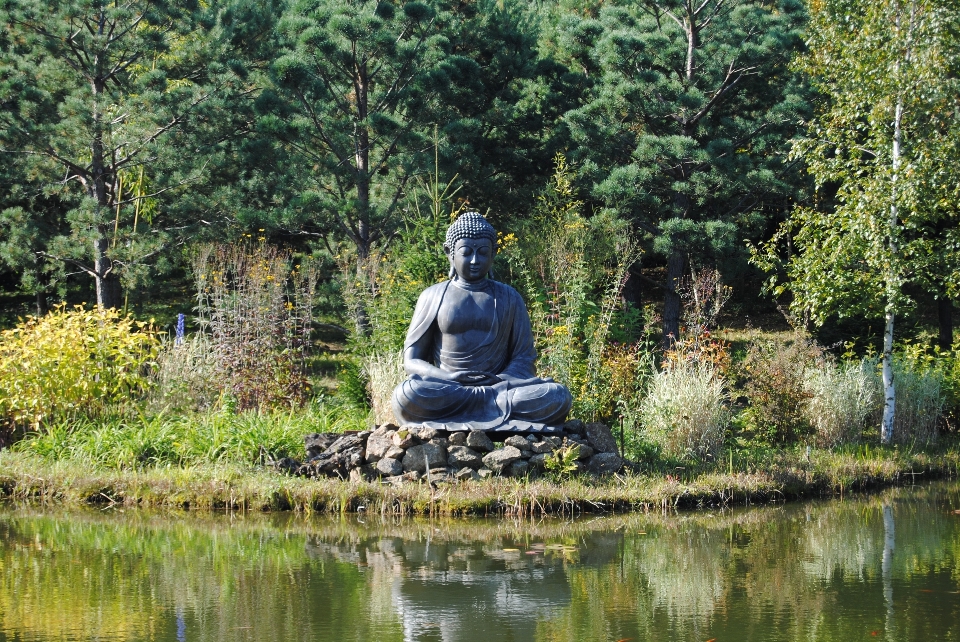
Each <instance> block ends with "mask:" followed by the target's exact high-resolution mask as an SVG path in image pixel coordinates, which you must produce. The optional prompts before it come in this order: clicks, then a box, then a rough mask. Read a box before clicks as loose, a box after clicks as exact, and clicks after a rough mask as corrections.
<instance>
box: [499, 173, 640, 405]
mask: <svg viewBox="0 0 960 642" xmlns="http://www.w3.org/2000/svg"><path fill="white" fill-rule="evenodd" d="M555 162H556V169H555V172H554V176H553V178H552V181H551V184H550V186H549V187H548V189H547V190H546V191H545V192H544V193H543V194H542V195H541V197H540V199H539V203H538V213H537V217H536V218H535V219H534V222H533V223H532V224H531V225H529V226H524V227H521V228H519V229H518V230H517V231H516V234H514V233H509V234H504V235H502V237H501V239H500V253H501V255H502V257H501V258H500V261H501V262H506V263H507V265H508V266H509V269H510V276H511V281H512V282H513V284H514V285H515V286H516V287H517V288H518V289H519V290H520V292H521V293H522V294H523V295H524V299H525V300H526V302H527V306H528V307H529V309H530V319H531V323H532V326H533V333H534V338H535V341H536V346H537V352H538V353H539V360H538V369H539V373H540V375H541V376H550V377H553V378H554V379H555V380H557V381H559V382H561V383H563V384H564V385H566V386H567V387H568V388H569V389H570V391H571V392H572V393H573V404H574V405H573V411H572V415H573V416H575V417H578V418H582V419H585V420H588V421H594V420H601V419H608V420H609V419H610V418H611V417H613V415H614V413H615V412H616V410H617V402H618V400H621V399H627V398H632V397H633V394H634V392H635V389H636V387H637V383H638V376H639V375H638V373H640V372H642V371H644V370H645V365H646V356H647V354H648V353H647V347H648V346H646V344H641V343H640V342H635V343H632V344H627V345H616V344H612V343H611V342H610V338H611V336H612V335H613V334H616V333H619V334H620V336H623V335H624V334H626V333H627V332H628V331H630V332H633V333H635V332H636V329H635V328H629V329H628V328H626V327H624V325H623V321H624V320H635V319H636V318H637V315H636V314H635V313H630V311H629V307H627V308H626V310H627V314H626V315H624V314H622V311H623V310H624V303H623V302H622V300H621V293H622V291H623V286H624V284H625V283H626V279H627V277H628V275H629V269H630V267H631V266H632V265H633V264H634V263H636V262H637V261H638V260H639V258H640V251H639V248H638V246H637V243H636V241H635V240H634V238H633V236H632V235H631V234H630V233H629V231H628V230H627V229H626V227H625V225H624V224H623V223H622V222H621V221H618V220H617V219H616V218H614V217H613V216H611V215H610V213H609V212H605V213H597V214H595V215H594V216H591V217H587V216H585V215H584V214H583V212H582V209H583V207H584V204H583V202H582V201H580V200H578V199H577V198H576V194H575V190H574V186H573V176H572V171H571V169H570V167H569V166H568V165H567V161H566V158H565V157H564V156H563V155H560V154H558V155H557V157H556V159H555ZM521 239H522V240H521Z"/></svg>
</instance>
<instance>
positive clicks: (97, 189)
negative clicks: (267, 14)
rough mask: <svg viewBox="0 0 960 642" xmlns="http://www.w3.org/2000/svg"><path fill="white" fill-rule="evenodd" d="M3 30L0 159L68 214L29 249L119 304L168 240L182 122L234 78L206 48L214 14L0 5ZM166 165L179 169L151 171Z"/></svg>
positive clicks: (192, 5)
mask: <svg viewBox="0 0 960 642" xmlns="http://www.w3.org/2000/svg"><path fill="white" fill-rule="evenodd" d="M0 22H2V23H3V24H4V25H6V31H5V33H6V37H5V38H4V41H3V43H2V52H0V105H2V108H0V151H2V152H3V153H4V154H13V155H15V156H17V157H18V158H19V159H20V160H19V162H20V163H21V164H22V165H23V166H24V167H25V168H27V169H26V171H27V173H29V174H30V175H31V176H32V181H33V183H34V185H35V186H36V187H37V188H38V189H40V190H42V191H43V192H44V193H45V194H47V195H49V196H51V197H56V198H58V199H59V200H60V201H61V203H62V204H64V205H65V206H67V207H68V208H69V209H68V211H67V212H66V223H67V226H68V227H69V234H57V235H55V236H53V237H50V238H48V239H47V240H46V241H45V242H44V243H42V247H39V246H38V247H36V248H34V251H35V252H37V253H39V255H40V256H42V257H43V258H44V259H46V260H51V261H60V262H63V263H66V264H69V265H70V266H71V268H72V269H75V270H79V271H81V272H83V273H86V274H87V275H89V276H90V277H92V278H93V280H94V282H95V284H96V296H97V303H98V305H101V306H104V307H118V306H120V305H121V304H122V302H123V300H122V292H121V280H120V276H121V273H123V274H125V275H132V274H134V273H135V272H136V271H137V269H140V268H142V267H143V266H144V265H145V263H146V262H147V261H149V260H151V259H152V258H154V257H156V256H157V255H158V254H159V253H161V252H162V251H163V249H164V247H165V245H166V243H167V242H168V239H169V233H168V232H169V229H164V228H163V227H161V226H158V225H157V223H158V221H156V220H155V219H156V218H157V217H158V216H160V217H162V216H163V214H164V212H163V211H162V209H161V208H160V201H159V200H158V199H159V198H160V197H161V195H163V194H167V195H170V194H172V193H176V192H177V191H178V190H181V188H183V187H184V186H185V185H187V184H189V183H191V182H194V181H196V180H198V179H199V177H200V176H199V174H198V173H197V172H196V171H193V170H196V169H197V168H198V167H203V164H202V161H198V162H194V161H196V160H197V159H195V158H193V157H191V154H190V153H191V152H192V151H196V150H191V149H190V148H189V147H183V146H182V145H184V144H185V143H187V142H188V141H187V140H186V138H185V137H184V136H183V134H184V132H185V130H186V128H187V125H188V124H189V123H190V122H191V120H192V119H197V118H199V117H200V115H201V112H203V110H204V109H209V108H211V107H213V105H212V103H213V99H214V98H215V97H217V96H218V95H219V94H220V92H221V91H222V90H223V89H224V88H225V87H226V86H227V85H228V84H229V83H231V82H233V81H234V80H235V78H236V76H235V74H234V73H232V70H231V69H229V68H227V67H226V66H224V65H223V64H219V65H218V64H216V62H215V60H214V59H213V57H212V56H211V51H210V50H209V48H208V45H209V44H210V42H211V38H210V33H211V30H212V29H213V27H214V25H215V15H214V14H210V13H209V12H208V11H207V9H206V8H204V7H203V6H202V5H200V4H199V3H196V2H156V1H147V0H126V1H125V2H106V1H105V0H70V1H67V2H57V3H54V4H52V5H51V4H50V3H46V2H41V1H40V0H4V1H3V2H2V4H0ZM206 115H207V116H209V115H210V114H209V112H208V113H207V114H206ZM178 136H179V138H178ZM165 160H166V161H169V162H170V165H168V166H172V167H177V168H178V169H177V170H176V172H168V173H167V174H166V175H164V176H160V175H159V173H160V167H161V166H163V165H164V161H165ZM174 173H179V175H178V176H176V177H175V178H173V174H174ZM171 178H173V180H171ZM37 214H38V215H40V214H39V213H37ZM169 227H175V226H169ZM148 228H149V230H148Z"/></svg>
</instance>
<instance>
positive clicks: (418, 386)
mask: <svg viewBox="0 0 960 642" xmlns="http://www.w3.org/2000/svg"><path fill="white" fill-rule="evenodd" d="M489 283H490V286H491V290H490V294H491V296H492V297H493V300H494V312H493V320H492V323H491V327H490V329H489V331H488V333H487V336H486V337H485V338H484V339H483V340H482V341H480V342H478V344H477V345H474V346H471V347H470V348H469V349H467V350H463V351H449V350H444V349H443V347H442V345H441V343H442V342H441V340H440V337H439V336H437V337H436V338H435V341H434V343H433V350H432V356H433V364H434V365H435V366H437V367H438V368H440V369H442V370H446V371H449V372H465V371H471V370H477V371H482V372H487V373H491V374H495V375H506V376H508V377H510V378H511V379H512V380H511V381H501V382H499V383H497V384H495V385H492V386H466V385H463V384H460V383H458V382H455V381H447V380H445V379H439V378H436V377H429V376H421V375H418V374H415V375H412V376H411V377H410V378H408V379H407V380H406V381H404V382H403V383H401V384H400V385H399V386H397V388H396V389H395V390H394V392H393V409H394V414H395V415H396V417H397V418H398V419H399V420H400V421H402V422H403V423H406V424H414V423H415V424H423V425H426V426H430V427H433V428H438V429H442V430H515V431H524V432H529V431H549V430H550V426H551V425H554V424H558V423H562V422H563V420H564V419H565V418H566V415H567V413H568V412H569V411H570V406H571V403H572V399H571V397H570V392H569V391H568V390H567V389H566V388H565V387H564V386H562V385H560V384H558V383H554V382H553V381H550V380H546V379H540V378H538V377H537V376H536V370H535V365H534V364H535V361H536V358H537V352H536V349H535V348H534V347H533V333H532V331H531V328H530V317H529V316H528V315H527V308H526V305H525V304H524V302H523V299H522V298H521V297H520V294H519V293H517V291H516V290H514V289H513V288H512V287H510V286H509V285H505V284H503V283H499V282H497V281H493V280H491V281H489ZM449 287H451V282H450V281H444V282H442V283H438V284H436V285H433V286H431V287H429V288H427V289H426V290H424V291H423V293H422V294H421V295H420V298H419V300H418V301H417V306H416V309H415V310H414V313H413V320H412V321H411V323H410V329H409V330H408V331H407V339H406V341H405V342H404V350H405V351H406V349H407V348H410V347H411V346H413V345H414V344H416V343H417V342H418V341H419V340H420V339H422V338H423V336H424V335H425V334H427V333H428V332H431V331H432V332H435V333H437V334H438V335H439V328H438V327H437V325H436V324H437V315H438V313H439V312H440V307H441V305H442V304H443V301H444V295H445V294H446V293H447V289H448V288H449Z"/></svg>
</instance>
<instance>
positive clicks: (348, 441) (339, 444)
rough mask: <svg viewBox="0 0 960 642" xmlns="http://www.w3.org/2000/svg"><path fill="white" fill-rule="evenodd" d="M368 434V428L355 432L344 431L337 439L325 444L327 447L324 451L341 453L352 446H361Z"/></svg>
mask: <svg viewBox="0 0 960 642" xmlns="http://www.w3.org/2000/svg"><path fill="white" fill-rule="evenodd" d="M369 436H370V431H369V430H364V431H363V432H356V433H345V434H344V435H343V436H342V437H340V438H339V439H337V440H336V441H335V442H333V443H332V444H330V445H329V446H327V449H326V450H325V451H324V452H328V453H341V452H344V451H347V450H352V449H354V448H358V447H359V448H360V449H362V448H363V445H364V444H365V443H366V441H367V437H369Z"/></svg>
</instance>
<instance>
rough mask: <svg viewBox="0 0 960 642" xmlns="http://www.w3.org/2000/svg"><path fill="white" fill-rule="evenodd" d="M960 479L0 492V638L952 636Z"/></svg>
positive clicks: (959, 606) (957, 602) (956, 621)
mask: <svg viewBox="0 0 960 642" xmlns="http://www.w3.org/2000/svg"><path fill="white" fill-rule="evenodd" d="M958 509H960V486H958V485H957V484H934V485H929V486H925V487H916V488H913V489H894V490H891V491H888V492H885V493H883V494H880V495H875V496H871V497H856V498H852V499H851V498H846V499H843V500H833V501H821V502H810V503H802V504H790V505H786V506H773V507H762V508H752V509H734V510H725V511H714V512H697V513H672V514H666V515H664V514H648V515H643V514H640V515H626V516H612V517H600V518H585V519H579V520H574V521H564V520H561V519H545V520H537V521H520V522H515V521H509V520H498V521H495V520H451V521H436V520H434V521H430V520H410V519H405V520H396V519H391V518H384V519H381V518H379V517H374V516H366V517H363V516H361V517H357V516H344V517H342V518H335V519H332V518H321V517H308V516H300V515H238V514H232V515H210V514H200V515H197V514H188V513H152V512H145V511H125V512H124V511H118V510H109V511H99V510H86V511H70V510H66V509H64V508H57V507H53V508H36V507H14V506H6V507H0V641H13V640H17V641H24V642H26V641H34V640H37V641H48V640H103V641H108V640H164V641H171V642H173V641H180V640H190V641H193V640H223V641H234V640H236V641H240V640H257V641H260V640H285V641H286V640H312V641H317V640H319V641H325V640H329V641H338V642H339V641H347V640H364V641H367V640H374V641H380V640H384V641H389V640H437V641H441V640H442V641H451V642H452V641H458V642H468V641H478V642H494V641H498V640H504V641H506V640H515V641H521V640H524V641H525V640H542V641H546V640H550V641H560V640H570V641H574V640H576V641H580V640H610V641H613V642H616V641H623V640H637V641H639V640H699V641H702V642H706V641H708V640H715V641H716V642H723V641H726V640H731V641H732V640H827V641H830V640H838V641H839V640H843V641H847V640H875V639H879V640H925V641H926V640H947V639H957V638H958V637H960V514H957V513H954V511H957V510H958Z"/></svg>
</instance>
